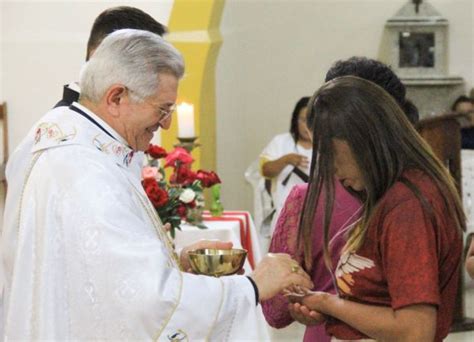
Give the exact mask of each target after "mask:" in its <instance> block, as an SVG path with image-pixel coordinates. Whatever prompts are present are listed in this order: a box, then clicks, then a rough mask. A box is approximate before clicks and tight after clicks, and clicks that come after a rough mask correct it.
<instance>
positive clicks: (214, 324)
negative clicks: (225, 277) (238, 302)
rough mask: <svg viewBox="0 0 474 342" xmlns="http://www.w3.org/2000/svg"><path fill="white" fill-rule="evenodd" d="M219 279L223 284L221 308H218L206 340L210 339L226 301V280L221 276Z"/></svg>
mask: <svg viewBox="0 0 474 342" xmlns="http://www.w3.org/2000/svg"><path fill="white" fill-rule="evenodd" d="M218 279H219V283H220V284H221V287H222V295H221V301H220V303H219V308H218V309H217V314H216V317H215V318H214V322H212V325H211V328H210V329H209V333H208V334H207V336H206V341H210V338H211V334H212V331H213V330H214V327H215V326H216V324H217V320H218V318H219V314H220V313H221V309H222V305H223V303H224V298H225V286H224V282H223V281H222V279H221V278H218Z"/></svg>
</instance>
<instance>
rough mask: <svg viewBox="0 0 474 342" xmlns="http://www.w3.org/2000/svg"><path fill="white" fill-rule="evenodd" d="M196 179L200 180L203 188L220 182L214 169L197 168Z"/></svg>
mask: <svg viewBox="0 0 474 342" xmlns="http://www.w3.org/2000/svg"><path fill="white" fill-rule="evenodd" d="M196 179H198V180H200V181H201V184H202V186H203V187H204V188H210V187H211V186H213V185H215V184H218V183H221V180H220V179H219V176H218V175H217V173H215V172H214V171H204V170H198V172H197V176H196Z"/></svg>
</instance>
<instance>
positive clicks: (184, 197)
mask: <svg viewBox="0 0 474 342" xmlns="http://www.w3.org/2000/svg"><path fill="white" fill-rule="evenodd" d="M195 197H196V193H195V192H194V191H193V190H191V189H185V190H184V191H183V192H182V193H181V195H179V200H180V201H181V202H183V203H191V202H192V201H194V198H195Z"/></svg>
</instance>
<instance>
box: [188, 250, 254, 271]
mask: <svg viewBox="0 0 474 342" xmlns="http://www.w3.org/2000/svg"><path fill="white" fill-rule="evenodd" d="M188 255H189V261H190V263H191V268H192V269H193V271H194V272H195V273H197V274H204V275H210V276H214V277H220V276H223V275H231V274H235V273H237V272H238V271H239V270H240V269H241V268H242V267H243V265H244V262H245V257H246V256H247V251H246V250H245V249H208V248H203V249H196V250H194V251H189V252H188Z"/></svg>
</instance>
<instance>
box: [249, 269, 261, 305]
mask: <svg viewBox="0 0 474 342" xmlns="http://www.w3.org/2000/svg"><path fill="white" fill-rule="evenodd" d="M246 277H247V279H248V280H249V281H250V284H252V286H253V291H254V292H255V305H258V303H259V301H260V298H259V294H258V287H257V284H256V283H255V281H254V280H253V279H252V278H251V277H249V276H246Z"/></svg>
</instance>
